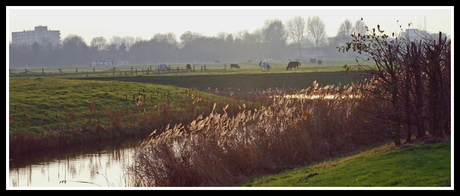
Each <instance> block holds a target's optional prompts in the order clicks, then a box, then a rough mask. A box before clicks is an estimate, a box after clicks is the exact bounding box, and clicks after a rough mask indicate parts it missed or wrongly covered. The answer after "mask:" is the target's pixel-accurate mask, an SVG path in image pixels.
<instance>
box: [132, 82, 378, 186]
mask: <svg viewBox="0 0 460 196" xmlns="http://www.w3.org/2000/svg"><path fill="white" fill-rule="evenodd" d="M356 89H357V88H356V87H355V88H353V87H352V86H350V85H347V86H341V85H339V86H337V87H334V86H324V87H320V86H319V85H318V84H317V83H316V82H315V83H313V84H312V86H310V87H309V88H306V89H304V90H302V91H300V92H298V93H297V94H296V95H297V97H302V96H303V97H307V96H306V95H309V96H312V95H315V96H317V97H319V98H316V99H300V98H298V99H295V98H288V97H285V96H272V99H273V101H272V104H271V105H269V106H268V107H262V108H261V109H245V110H244V111H241V112H239V113H237V114H236V115H234V116H230V115H229V114H228V113H227V112H226V110H225V109H226V107H224V108H223V112H220V113H219V112H217V110H216V107H215V105H214V108H213V110H212V111H211V112H210V114H209V115H207V116H199V117H198V118H197V119H195V120H193V121H192V122H190V123H186V124H177V125H174V126H173V127H167V129H166V130H165V131H164V132H162V133H160V134H157V133H156V132H153V133H152V134H151V135H150V138H149V139H146V140H145V141H143V142H142V143H141V148H139V149H138V150H137V151H136V154H135V160H134V163H133V164H132V166H130V167H129V168H128V169H127V170H128V173H129V176H130V177H131V178H132V181H133V184H134V185H135V186H148V187H153V186H233V185H236V184H238V183H242V182H245V181H246V180H248V179H250V178H252V177H255V176H259V175H263V174H268V173H274V172H279V171H282V170H285V169H289V168H293V167H296V166H299V165H305V164H308V163H312V162H315V161H319V160H322V159H324V158H327V157H330V156H332V155H336V154H338V153H344V152H350V151H352V150H355V149H357V148H360V147H361V146H363V145H372V144H376V143H379V142H382V141H384V140H385V138H386V137H385V136H383V134H384V133H385V132H384V131H382V130H381V129H380V127H382V126H381V125H377V124H375V123H372V124H371V123H370V122H373V121H371V120H372V119H370V118H371V117H370V116H368V115H366V114H362V113H361V112H360V111H361V110H357V109H356V108H357V107H366V106H365V105H363V104H365V103H366V102H361V101H360V99H361V98H360V96H359V95H360V92H359V91H357V90H356ZM330 95H335V96H333V98H329V99H324V97H326V96H330ZM294 97H296V96H294Z"/></svg>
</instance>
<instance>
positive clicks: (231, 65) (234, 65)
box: [230, 64, 240, 69]
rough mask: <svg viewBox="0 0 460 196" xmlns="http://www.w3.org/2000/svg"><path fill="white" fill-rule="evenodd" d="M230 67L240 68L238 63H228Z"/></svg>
mask: <svg viewBox="0 0 460 196" xmlns="http://www.w3.org/2000/svg"><path fill="white" fill-rule="evenodd" d="M231 68H240V66H239V65H238V64H230V69H231Z"/></svg>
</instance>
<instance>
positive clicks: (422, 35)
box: [401, 29, 446, 41]
mask: <svg viewBox="0 0 460 196" xmlns="http://www.w3.org/2000/svg"><path fill="white" fill-rule="evenodd" d="M406 36H408V38H409V40H410V41H414V40H420V39H433V40H438V39H439V33H428V32H426V31H422V30H420V29H406V31H405V32H402V33H401V37H406ZM441 37H442V38H444V37H446V34H445V33H441Z"/></svg>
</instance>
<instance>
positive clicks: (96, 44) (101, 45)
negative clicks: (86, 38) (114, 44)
mask: <svg viewBox="0 0 460 196" xmlns="http://www.w3.org/2000/svg"><path fill="white" fill-rule="evenodd" d="M89 45H90V47H91V48H93V49H96V50H98V51H103V50H105V49H107V39H105V38H104V37H102V36H99V37H95V38H93V39H92V40H91V42H90V44H89Z"/></svg>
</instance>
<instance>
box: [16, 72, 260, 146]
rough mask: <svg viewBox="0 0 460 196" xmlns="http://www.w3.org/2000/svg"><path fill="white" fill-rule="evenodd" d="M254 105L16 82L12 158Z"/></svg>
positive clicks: (128, 87) (175, 92) (95, 84)
mask: <svg viewBox="0 0 460 196" xmlns="http://www.w3.org/2000/svg"><path fill="white" fill-rule="evenodd" d="M214 103H217V104H218V108H219V109H221V108H223V107H224V105H227V104H229V108H228V109H227V112H229V113H236V112H237V110H238V109H239V108H238V106H240V105H243V103H245V105H246V106H247V107H248V108H250V107H255V105H254V104H252V103H251V102H247V101H246V102H245V101H240V100H235V99H233V98H225V97H219V96H216V95H213V94H209V93H204V92H200V91H197V90H194V89H187V88H180V87H175V86H167V85H157V84H145V83H134V82H121V81H92V80H71V79H59V78H10V80H9V119H10V123H9V136H10V141H9V142H10V153H11V154H17V153H22V152H26V151H30V150H38V149H44V148H50V147H57V146H61V147H62V146H69V145H73V144H77V143H84V142H90V141H95V140H103V139H111V138H120V137H125V136H127V135H132V133H137V132H146V133H150V132H151V131H153V130H155V129H160V128H161V127H164V126H166V125H167V124H175V123H185V122H188V121H190V120H192V119H195V118H196V117H197V116H198V115H200V114H202V113H203V112H204V113H206V112H207V113H209V112H210V111H211V110H212V106H213V104H214Z"/></svg>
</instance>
